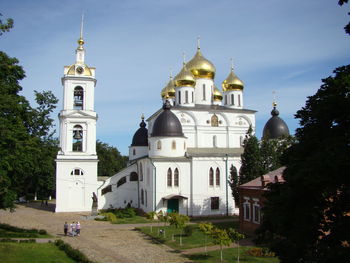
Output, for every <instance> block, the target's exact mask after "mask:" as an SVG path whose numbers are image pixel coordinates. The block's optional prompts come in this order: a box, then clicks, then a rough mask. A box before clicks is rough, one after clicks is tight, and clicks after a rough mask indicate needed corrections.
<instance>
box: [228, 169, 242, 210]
mask: <svg viewBox="0 0 350 263" xmlns="http://www.w3.org/2000/svg"><path fill="white" fill-rule="evenodd" d="M229 184H230V187H231V192H232V197H233V199H234V200H235V204H236V206H237V205H238V204H239V192H238V187H239V185H240V183H239V176H238V172H237V168H236V167H234V166H233V165H231V167H230V181H229Z"/></svg>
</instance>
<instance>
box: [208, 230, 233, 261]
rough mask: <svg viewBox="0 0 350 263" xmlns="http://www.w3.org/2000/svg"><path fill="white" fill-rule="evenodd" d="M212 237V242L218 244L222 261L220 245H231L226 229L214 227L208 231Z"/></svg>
mask: <svg viewBox="0 0 350 263" xmlns="http://www.w3.org/2000/svg"><path fill="white" fill-rule="evenodd" d="M210 236H211V237H212V238H213V242H214V244H216V245H219V246H220V261H221V262H222V247H223V246H229V245H231V239H230V237H229V235H228V233H227V231H226V229H219V228H216V227H214V228H213V229H212V231H211V233H210Z"/></svg>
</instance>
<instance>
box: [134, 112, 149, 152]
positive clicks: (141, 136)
mask: <svg viewBox="0 0 350 263" xmlns="http://www.w3.org/2000/svg"><path fill="white" fill-rule="evenodd" d="M131 146H148V130H147V128H146V123H145V121H144V120H143V118H142V121H141V123H140V128H139V129H138V130H137V131H136V132H135V134H134V137H132V143H131Z"/></svg>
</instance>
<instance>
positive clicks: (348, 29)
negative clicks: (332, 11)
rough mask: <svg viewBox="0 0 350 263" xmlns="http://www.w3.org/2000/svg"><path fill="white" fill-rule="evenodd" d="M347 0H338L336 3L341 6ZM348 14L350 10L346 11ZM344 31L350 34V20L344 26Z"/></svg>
mask: <svg viewBox="0 0 350 263" xmlns="http://www.w3.org/2000/svg"><path fill="white" fill-rule="evenodd" d="M347 3H348V0H339V1H338V4H339V5H340V6H342V5H343V4H347ZM348 15H350V12H349V13H348ZM344 29H345V32H346V33H347V34H349V35H350V22H349V23H348V24H347V25H346V26H345V27H344Z"/></svg>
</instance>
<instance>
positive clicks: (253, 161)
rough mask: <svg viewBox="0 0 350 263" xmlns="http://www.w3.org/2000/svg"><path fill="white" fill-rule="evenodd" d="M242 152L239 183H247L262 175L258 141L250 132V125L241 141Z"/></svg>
mask: <svg viewBox="0 0 350 263" xmlns="http://www.w3.org/2000/svg"><path fill="white" fill-rule="evenodd" d="M243 148H244V152H243V154H242V155H241V159H242V160H241V162H242V166H241V169H240V171H239V181H240V184H244V183H247V182H249V181H251V180H253V179H255V178H257V177H258V176H260V175H262V172H263V169H262V165H261V155H260V149H259V141H258V139H257V138H256V137H255V136H254V135H253V134H252V128H251V127H250V128H249V130H248V132H247V135H246V138H245V140H244V143H243Z"/></svg>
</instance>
